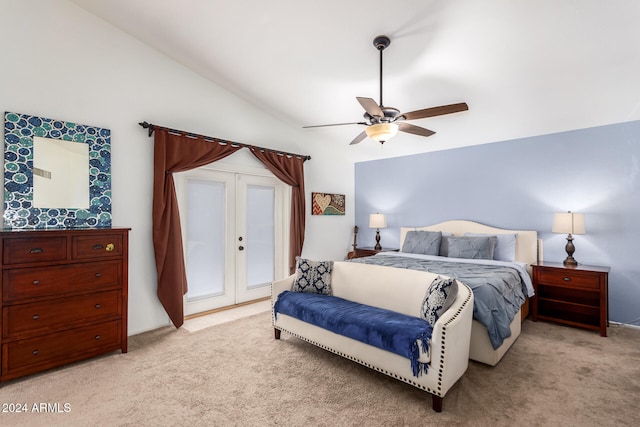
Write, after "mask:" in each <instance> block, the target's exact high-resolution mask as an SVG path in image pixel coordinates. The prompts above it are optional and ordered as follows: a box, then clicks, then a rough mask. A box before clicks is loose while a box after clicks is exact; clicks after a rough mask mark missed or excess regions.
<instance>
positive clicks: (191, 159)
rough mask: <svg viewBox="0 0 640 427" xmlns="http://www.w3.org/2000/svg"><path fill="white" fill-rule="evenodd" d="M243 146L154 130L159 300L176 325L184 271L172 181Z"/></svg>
mask: <svg viewBox="0 0 640 427" xmlns="http://www.w3.org/2000/svg"><path fill="white" fill-rule="evenodd" d="M240 148H242V147H234V146H232V145H231V144H218V143H216V142H212V141H207V140H204V139H202V138H192V137H190V136H186V135H176V134H174V133H170V132H169V131H166V130H163V129H157V128H156V129H155V138H154V154H153V214H152V216H153V249H154V251H155V256H156V269H157V271H158V291H157V292H158V299H159V300H160V302H161V303H162V306H163V307H164V309H165V311H166V312H167V314H168V315H169V318H170V319H171V322H172V323H173V325H174V326H175V327H176V328H179V327H180V326H182V323H184V305H183V297H184V295H185V294H186V293H187V273H186V268H185V264H184V252H183V249H182V231H181V229H180V212H179V211H178V199H177V197H176V189H175V184H174V181H173V173H174V172H184V171H187V170H190V169H194V168H197V167H199V166H204V165H206V164H209V163H211V162H215V161H216V160H220V159H223V158H225V157H227V156H228V155H230V154H233V153H235V152H236V151H238V150H239V149H240Z"/></svg>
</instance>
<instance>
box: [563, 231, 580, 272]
mask: <svg viewBox="0 0 640 427" xmlns="http://www.w3.org/2000/svg"><path fill="white" fill-rule="evenodd" d="M564 250H565V251H567V258H565V260H564V262H563V264H564V265H566V266H567V267H575V266H577V265H578V261H576V260H575V258H574V257H573V253H574V252H575V251H576V247H575V246H574V244H573V236H571V234H569V235H568V236H567V245H566V246H565V247H564Z"/></svg>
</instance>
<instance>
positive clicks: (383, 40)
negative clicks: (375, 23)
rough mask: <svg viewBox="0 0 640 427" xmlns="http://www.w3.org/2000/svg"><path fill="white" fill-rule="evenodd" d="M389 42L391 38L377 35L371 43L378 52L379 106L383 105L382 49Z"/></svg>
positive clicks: (387, 45)
mask: <svg viewBox="0 0 640 427" xmlns="http://www.w3.org/2000/svg"><path fill="white" fill-rule="evenodd" d="M390 44H391V39H390V38H389V37H387V36H377V37H376V38H374V39H373V45H374V46H375V47H376V49H378V51H379V52H380V108H382V107H383V106H384V103H383V102H382V51H383V50H385V49H386V48H387V47H389V45H390Z"/></svg>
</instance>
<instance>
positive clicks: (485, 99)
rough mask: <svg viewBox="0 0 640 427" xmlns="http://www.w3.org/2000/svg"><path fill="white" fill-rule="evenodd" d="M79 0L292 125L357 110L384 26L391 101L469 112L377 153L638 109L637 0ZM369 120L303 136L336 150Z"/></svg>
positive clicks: (621, 116)
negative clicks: (456, 106)
mask: <svg viewBox="0 0 640 427" xmlns="http://www.w3.org/2000/svg"><path fill="white" fill-rule="evenodd" d="M72 1H73V2H74V3H76V4H78V5H79V6H81V7H82V8H84V9H86V10H88V11H89V12H91V13H93V14H95V15H97V16H99V17H101V18H103V19H104V20H106V21H108V22H110V23H111V24H113V25H114V26H116V27H118V28H120V29H122V30H124V31H125V32H127V33H129V34H131V35H133V36H134V37H136V38H138V39H139V40H141V41H142V42H144V43H146V44H148V45H149V46H151V47H153V48H155V49H157V50H158V51H161V52H163V53H164V54H166V55H167V56H169V57H171V58H173V59H174V60H176V61H178V62H180V63H182V64H184V65H185V66H186V67H188V68H190V69H192V70H193V71H195V72H196V73H199V74H200V75H202V76H204V77H205V78H207V79H209V80H211V81H212V82H215V83H216V84H218V85H220V86H223V87H225V88H227V89H228V90H229V91H231V92H233V93H235V94H236V95H238V96H240V97H241V98H243V99H245V100H247V101H249V102H250V103H252V104H253V105H255V106H257V107H258V108H261V109H264V110H265V111H268V112H269V113H270V114H273V116H274V117H276V118H278V119H280V120H282V121H284V122H286V123H289V124H290V125H291V126H294V127H302V126H304V125H315V124H325V123H342V122H357V121H361V120H362V113H363V110H362V107H361V106H360V105H359V104H358V103H357V101H356V99H355V97H356V96H362V97H370V98H374V99H375V100H376V101H379V99H378V98H379V86H378V78H379V75H378V66H379V63H378V61H379V54H378V51H377V50H376V49H375V48H374V47H373V44H372V40H373V38H374V37H375V36H376V35H379V34H385V35H387V36H389V37H390V38H391V45H390V46H389V48H387V49H386V50H385V51H384V104H385V105H387V106H394V107H397V108H398V109H400V110H401V111H411V110H416V109H421V108H426V107H432V106H438V105H442V104H450V103H457V102H463V101H464V102H467V103H468V105H469V111H466V112H462V113H455V114H451V115H446V116H440V117H434V118H427V119H420V120H417V121H415V122H413V123H414V124H417V125H419V126H423V127H426V128H429V129H431V130H433V131H436V132H437V133H436V134H435V135H433V136H431V137H429V138H421V137H419V136H414V135H409V134H400V135H399V136H397V137H396V138H394V139H393V140H391V141H389V142H387V143H386V144H385V146H384V149H385V150H387V151H386V152H385V153H384V154H382V156H389V155H401V154H404V153H413V152H422V151H431V150H439V149H446V148H452V147H459V146H466V145H474V144H482V143H487V142H495V141H502V140H508V139H514V138H519V137H527V136H533V135H540V134H546V133H553V132H559V131H564V130H572V129H579V128H587V127H592V126H599V125H604V124H611V123H619V122H625V121H631V120H638V119H640V84H639V83H640V25H638V22H640V2H638V1H637V0H614V1H606V2H605V1H602V0H566V1H557V0H538V1H527V2H525V1H511V0H485V1H469V0H449V1H443V0H401V1H393V2H392V1H389V0H387V1H380V0H367V1H364V0H348V1H346V0H323V1H305V0H271V1H258V0H234V1H230V0H180V1H175V0H106V1H105V0H72ZM230 114H236V112H232V111H231V112H230ZM362 130H363V127H362V126H358V125H350V126H340V127H335V128H320V129H307V130H304V132H305V133H307V134H308V135H309V138H310V140H314V141H324V142H326V143H327V144H336V145H340V146H342V145H347V144H348V143H349V142H350V141H351V140H352V139H353V138H354V137H355V136H356V135H357V134H358V133H359V132H361V131H362ZM391 144H393V145H394V147H390V148H388V146H389V145H391ZM351 148H352V149H353V150H360V151H361V152H362V153H363V157H367V155H366V153H371V152H373V150H375V152H377V153H380V152H382V151H381V150H380V147H379V146H378V144H377V143H375V142H373V141H371V140H366V141H364V142H363V143H361V144H359V145H357V146H353V147H351Z"/></svg>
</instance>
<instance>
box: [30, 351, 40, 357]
mask: <svg viewBox="0 0 640 427" xmlns="http://www.w3.org/2000/svg"><path fill="white" fill-rule="evenodd" d="M32 353H33V355H34V356H37V355H38V353H40V352H39V351H38V350H33V351H32Z"/></svg>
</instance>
